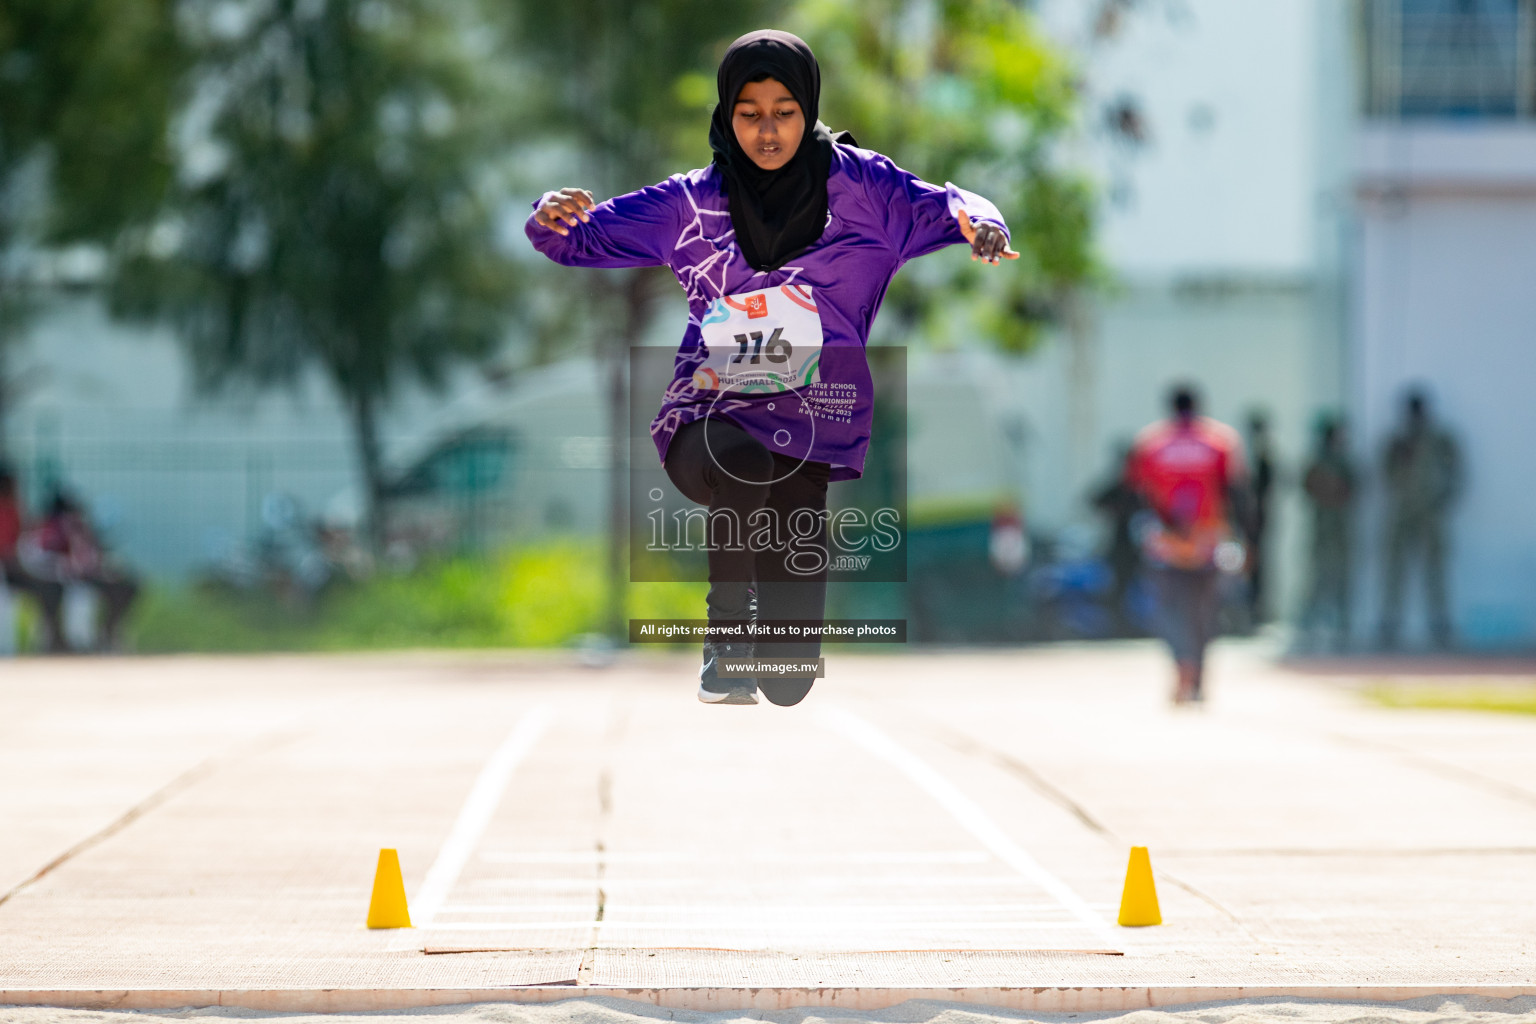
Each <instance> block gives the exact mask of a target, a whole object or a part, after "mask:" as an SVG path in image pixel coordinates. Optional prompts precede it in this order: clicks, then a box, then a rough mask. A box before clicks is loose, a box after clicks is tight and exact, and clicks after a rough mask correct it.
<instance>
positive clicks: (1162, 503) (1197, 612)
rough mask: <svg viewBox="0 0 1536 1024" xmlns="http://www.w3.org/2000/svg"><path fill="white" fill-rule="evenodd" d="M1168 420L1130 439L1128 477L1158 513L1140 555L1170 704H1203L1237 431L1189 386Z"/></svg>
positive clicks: (1176, 397) (1234, 481) (1175, 398)
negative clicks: (1204, 409)
mask: <svg viewBox="0 0 1536 1024" xmlns="http://www.w3.org/2000/svg"><path fill="white" fill-rule="evenodd" d="M1169 404H1170V405H1171V407H1172V412H1173V415H1172V416H1171V417H1170V418H1169V419H1166V420H1161V421H1159V422H1157V423H1153V424H1152V425H1150V426H1148V427H1146V428H1145V429H1143V430H1142V432H1141V433H1140V434H1138V435H1137V437H1136V443H1135V445H1134V446H1133V447H1132V449H1131V454H1130V458H1129V460H1128V461H1127V465H1126V479H1127V480H1128V481H1129V482H1130V484H1131V486H1132V487H1133V488H1135V490H1136V491H1137V493H1139V494H1140V495H1141V496H1142V498H1143V499H1144V500H1145V501H1146V503H1147V507H1148V508H1150V509H1151V510H1152V511H1153V512H1154V513H1156V517H1157V518H1156V522H1155V523H1154V524H1153V525H1152V527H1151V528H1150V529H1148V530H1146V531H1145V533H1144V535H1143V539H1142V551H1143V555H1144V557H1145V559H1146V565H1147V570H1148V579H1149V581H1150V582H1151V584H1152V593H1153V596H1154V598H1155V599H1156V603H1157V613H1158V619H1159V621H1160V623H1161V627H1162V633H1163V637H1164V639H1165V640H1167V642H1168V646H1169V647H1170V648H1171V649H1172V651H1173V660H1174V663H1175V665H1176V667H1177V670H1178V685H1177V688H1176V689H1175V691H1174V697H1173V699H1174V701H1175V702H1176V703H1181V704H1182V703H1184V702H1186V701H1191V700H1196V701H1197V700H1202V699H1203V698H1204V681H1205V680H1204V672H1205V648H1206V645H1207V644H1208V643H1209V642H1210V640H1211V638H1212V637H1213V636H1214V635H1215V632H1216V619H1217V613H1218V611H1219V608H1220V596H1221V592H1220V582H1221V581H1220V570H1219V569H1218V568H1217V559H1218V555H1219V554H1220V553H1221V552H1222V550H1223V548H1224V547H1225V548H1226V549H1227V550H1231V548H1230V547H1228V545H1229V543H1230V541H1231V538H1232V530H1231V527H1230V525H1229V521H1230V520H1231V518H1232V516H1233V514H1234V511H1235V502H1236V498H1237V492H1238V491H1239V489H1240V488H1242V487H1243V486H1245V485H1246V481H1247V469H1246V467H1245V465H1244V462H1243V443H1242V438H1240V437H1239V436H1238V433H1237V431H1235V430H1233V429H1232V428H1231V427H1229V426H1227V425H1226V424H1225V423H1219V422H1217V421H1216V420H1213V419H1211V418H1209V417H1207V416H1201V415H1199V414H1198V412H1199V399H1198V397H1197V396H1196V393H1195V390H1194V388H1192V387H1190V386H1188V385H1180V386H1179V387H1176V388H1174V390H1173V392H1172V394H1171V395H1170V399H1169Z"/></svg>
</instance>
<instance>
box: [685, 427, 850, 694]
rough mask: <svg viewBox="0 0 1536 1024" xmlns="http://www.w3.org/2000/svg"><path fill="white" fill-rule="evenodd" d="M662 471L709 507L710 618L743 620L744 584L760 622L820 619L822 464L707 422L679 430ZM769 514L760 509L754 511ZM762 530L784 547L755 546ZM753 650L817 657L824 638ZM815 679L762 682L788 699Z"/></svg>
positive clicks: (823, 592) (823, 587) (823, 591)
mask: <svg viewBox="0 0 1536 1024" xmlns="http://www.w3.org/2000/svg"><path fill="white" fill-rule="evenodd" d="M666 469H667V476H669V477H671V478H672V482H673V483H674V484H675V485H677V489H678V490H680V491H682V492H683V494H684V495H685V496H686V497H687V498H689V499H690V500H692V501H695V502H697V503H698V504H700V505H706V506H708V507H709V513H710V514H709V519H708V520H707V521H706V529H705V537H706V541H707V545H708V553H709V618H710V621H720V620H723V619H745V618H747V616H748V604H749V600H750V596H749V590H755V591H756V593H757V620H758V622H760V623H772V622H776V621H784V620H788V619H809V620H813V621H816V622H820V621H821V620H822V618H823V616H824V615H825V611H826V602H827V562H826V555H827V525H826V515H825V513H826V509H827V475H828V473H829V471H830V467H828V466H827V464H826V463H824V462H801V461H800V460H798V459H792V458H787V457H785V456H783V455H780V454H778V453H777V452H772V451H769V450H768V448H767V447H766V446H764V445H763V443H762V442H760V441H758V440H757V439H755V438H753V437H752V436H751V435H750V434H748V433H747V432H746V431H744V430H742V429H741V428H739V427H737V426H734V425H733V424H731V423H728V422H726V421H724V420H718V419H713V420H700V421H698V422H696V423H690V424H688V425H687V426H685V427H683V428H682V429H680V430H679V431H678V432H677V434H676V436H674V437H673V438H672V444H671V445H670V446H669V447H668V449H667V461H666ZM765 510H766V512H767V514H766V515H758V516H754V513H760V512H764V511H765ZM717 513H719V514H718V515H717ZM765 527H766V528H772V529H774V530H775V540H777V541H780V542H782V543H775V544H762V543H752V542H751V541H752V540H753V537H754V534H755V533H756V534H757V535H758V536H759V537H761V530H763V529H764V528H765ZM818 563H819V566H820V567H819V568H816V566H817V565H818ZM758 653H759V654H762V655H763V656H765V657H784V658H817V657H820V656H821V640H820V638H816V639H811V640H797V641H783V642H780V641H773V642H771V643H759V645H758ZM813 681H814V680H811V679H795V678H787V679H772V680H770V679H766V678H765V679H761V680H759V686H760V688H761V689H762V691H763V692H764V694H766V695H767V697H768V699H769V700H771V701H773V702H774V703H775V704H793V703H795V702H797V701H798V700H800V699H801V698H802V697H804V696H805V694H806V692H807V691H809V690H810V688H811V683H812V682H813ZM781 698H782V699H781ZM790 698H793V699H790Z"/></svg>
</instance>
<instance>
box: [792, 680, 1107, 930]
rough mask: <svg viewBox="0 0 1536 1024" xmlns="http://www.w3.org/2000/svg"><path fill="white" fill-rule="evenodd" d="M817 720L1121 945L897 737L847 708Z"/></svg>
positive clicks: (826, 711)
mask: <svg viewBox="0 0 1536 1024" xmlns="http://www.w3.org/2000/svg"><path fill="white" fill-rule="evenodd" d="M816 717H817V720H818V721H819V722H820V723H821V724H822V725H823V726H825V727H826V728H828V729H830V730H832V731H833V732H836V733H840V734H841V735H842V736H844V737H845V738H847V739H849V740H852V741H853V742H854V743H857V744H858V745H859V746H861V747H863V748H864V749H865V750H867V751H868V752H869V753H871V754H873V755H874V756H875V757H878V758H879V759H880V760H882V761H885V762H886V763H888V764H890V765H892V766H893V767H895V768H897V769H899V770H900V771H901V773H902V774H903V775H905V776H906V777H907V778H909V779H911V780H912V781H913V782H914V783H916V784H917V785H918V787H919V788H921V789H922V790H923V791H924V792H926V793H927V794H928V795H929V796H931V797H933V799H934V800H936V801H938V803H939V804H940V805H941V806H942V807H943V808H944V809H945V810H946V811H948V812H949V813H950V816H951V817H953V818H954V819H955V820H956V821H957V822H959V823H960V826H961V827H962V828H964V829H965V830H966V831H967V832H969V833H970V834H971V835H972V836H974V837H975V838H976V840H977V841H978V842H980V843H981V845H982V846H985V847H986V848H987V849H988V850H991V851H992V854H993V855H994V856H995V857H997V859H998V860H1001V861H1002V862H1003V863H1004V864H1007V865H1008V866H1009V867H1011V868H1013V869H1014V870H1015V871H1017V872H1019V874H1021V875H1024V876H1025V877H1026V878H1028V879H1029V880H1030V881H1032V882H1034V883H1035V884H1036V885H1038V886H1039V887H1040V888H1042V889H1044V890H1045V891H1046V892H1048V893H1050V894H1051V895H1052V896H1053V897H1055V899H1056V901H1057V902H1058V903H1060V904H1061V905H1062V906H1063V907H1065V908H1066V909H1067V910H1068V911H1070V912H1071V913H1072V915H1073V916H1074V917H1076V918H1077V919H1078V920H1079V921H1081V922H1082V923H1083V926H1084V927H1087V928H1089V929H1091V930H1092V931H1093V932H1094V934H1095V935H1098V936H1099V937H1100V938H1101V939H1103V940H1104V942H1105V944H1106V945H1108V946H1118V945H1119V944H1120V943H1122V942H1123V941H1124V936H1120V935H1116V934H1115V933H1114V932H1113V931H1111V930H1110V928H1109V926H1108V925H1107V924H1105V922H1104V919H1103V918H1101V917H1099V916H1098V915H1097V914H1095V913H1094V912H1093V909H1092V908H1091V907H1090V906H1088V904H1087V902H1086V901H1084V900H1083V898H1082V897H1081V896H1079V895H1078V894H1077V893H1076V892H1074V891H1073V890H1072V888H1071V887H1070V886H1069V885H1067V884H1066V883H1065V882H1063V881H1062V880H1061V879H1059V878H1057V877H1056V876H1055V875H1053V874H1051V873H1050V872H1049V871H1047V870H1046V869H1045V868H1044V867H1043V866H1041V864H1040V862H1039V861H1037V860H1035V858H1034V857H1033V856H1031V855H1030V854H1029V852H1028V851H1026V850H1025V849H1024V848H1023V847H1021V846H1019V845H1018V844H1017V843H1015V842H1014V841H1013V840H1012V839H1010V838H1008V834H1007V833H1006V832H1004V831H1003V830H1002V829H1001V828H999V827H998V825H997V823H996V822H994V821H993V820H992V819H991V818H990V817H988V816H987V813H986V812H985V811H983V810H982V809H981V807H980V805H978V804H977V803H976V802H975V801H974V800H972V799H971V798H970V797H968V796H966V795H965V794H964V793H962V792H961V791H960V790H959V789H958V788H957V787H956V786H955V785H954V783H952V782H950V781H949V780H948V779H946V778H945V777H944V776H942V775H940V774H939V773H938V772H937V771H935V770H934V769H933V768H932V767H930V766H929V765H928V763H927V762H925V761H923V760H922V759H921V758H919V757H918V756H917V755H916V754H914V753H912V752H911V751H909V750H907V748H905V747H903V746H902V745H901V744H899V743H897V742H896V741H895V740H893V739H891V737H889V736H888V735H886V734H885V733H884V732H883V731H881V730H880V729H879V728H878V727H876V726H875V725H873V724H872V723H870V722H868V721H866V720H864V719H863V718H861V717H859V716H858V715H856V714H854V713H853V712H851V711H848V710H847V709H845V708H838V707H827V706H825V705H823V706H822V707H821V708H819V709H818V710H817V715H816Z"/></svg>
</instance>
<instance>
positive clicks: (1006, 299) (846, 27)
mask: <svg viewBox="0 0 1536 1024" xmlns="http://www.w3.org/2000/svg"><path fill="white" fill-rule="evenodd" d="M790 24H791V27H792V28H793V29H794V30H796V31H798V32H799V33H800V34H801V35H802V36H804V37H805V39H806V41H807V42H808V43H810V44H811V48H812V49H814V50H815V51H816V54H817V57H818V58H819V60H820V62H821V67H822V80H823V84H822V119H823V120H824V121H826V122H827V123H828V124H831V125H832V126H833V127H834V128H848V129H850V130H852V131H853V133H854V135H855V136H857V138H858V140H859V142H860V144H861V145H864V146H868V147H869V148H871V149H876V150H879V151H880V152H882V153H885V154H887V155H889V156H890V157H891V158H892V159H893V160H895V161H896V162H897V163H898V164H900V165H901V166H903V167H905V168H907V169H908V170H910V171H912V172H913V173H915V174H917V175H919V176H921V177H923V178H925V179H927V180H929V181H934V182H943V181H954V182H955V183H957V184H959V185H961V186H962V187H964V188H968V189H970V190H971V191H974V192H978V193H980V194H982V195H985V196H986V197H987V198H989V199H991V200H992V201H993V202H994V203H996V204H997V206H998V207H999V208H1000V209H1001V210H1002V211H1003V215H1004V216H1005V217H1007V218H1008V222H1009V227H1010V228H1011V230H1012V237H1013V247H1014V248H1015V249H1017V250H1018V251H1019V252H1020V253H1021V254H1022V256H1021V258H1020V259H1019V260H1018V261H1017V262H1016V263H1013V264H1011V265H1006V266H1004V267H1003V268H1002V269H1001V271H1000V272H999V269H998V268H994V267H979V266H974V265H972V264H971V263H970V261H969V260H964V259H963V257H960V256H957V254H951V255H950V257H946V258H945V259H944V260H942V261H929V262H928V263H927V264H926V265H919V268H918V273H916V274H914V273H912V272H910V271H909V272H908V273H907V274H903V275H902V276H901V277H900V278H898V279H897V282H896V283H895V285H894V286H893V287H892V290H891V293H890V296H889V298H888V308H889V309H890V310H891V311H892V312H894V313H895V314H896V315H897V316H898V317H900V318H901V319H903V320H905V321H906V322H907V324H908V325H909V326H913V325H921V326H923V327H925V328H926V330H925V331H924V332H923V333H927V334H930V335H933V336H936V337H939V338H942V337H943V335H944V333H945V332H944V329H943V327H942V326H941V325H940V323H939V322H938V321H939V320H940V318H941V314H942V319H943V320H944V321H945V322H946V323H954V322H956V318H955V317H953V315H952V312H953V310H955V309H958V308H961V307H962V306H966V307H969V308H970V309H971V310H972V311H973V312H974V313H975V314H976V315H975V317H974V320H964V319H962V320H959V322H960V323H961V324H963V325H964V326H965V327H967V328H970V329H975V330H979V331H980V332H981V333H982V334H983V335H984V336H985V337H987V338H988V339H989V340H991V341H993V342H995V343H996V344H998V345H999V346H1001V347H1002V348H1004V349H1006V350H1010V351H1022V350H1025V349H1027V348H1028V347H1029V346H1030V345H1031V344H1032V343H1033V342H1034V341H1035V340H1036V338H1037V337H1038V332H1039V328H1040V326H1041V325H1042V324H1043V323H1045V322H1048V321H1049V320H1052V319H1055V318H1057V317H1058V316H1061V315H1062V313H1063V306H1064V303H1065V302H1066V300H1067V299H1068V297H1069V296H1070V295H1071V294H1072V292H1073V291H1074V290H1075V289H1076V288H1078V287H1080V286H1081V285H1083V284H1084V283H1085V282H1087V281H1088V280H1089V279H1090V278H1091V277H1092V276H1093V274H1094V270H1095V268H1094V261H1093V257H1092V249H1091V244H1092V228H1093V224H1092V212H1093V195H1092V190H1091V188H1090V187H1089V185H1088V183H1087V181H1086V180H1085V179H1084V178H1082V177H1081V176H1079V175H1076V174H1073V173H1071V172H1070V171H1068V170H1065V169H1064V168H1063V167H1062V164H1061V162H1060V158H1059V154H1058V153H1057V152H1056V150H1057V148H1058V144H1059V143H1060V142H1061V140H1062V138H1063V136H1064V135H1065V134H1066V133H1067V132H1069V131H1070V130H1071V129H1072V127H1073V123H1074V118H1075V117H1076V116H1077V112H1078V107H1079V100H1080V98H1079V96H1078V90H1077V88H1076V84H1075V82H1076V72H1075V70H1074V68H1073V67H1072V65H1071V63H1070V61H1069V60H1068V59H1067V58H1066V57H1065V56H1064V55H1063V54H1062V53H1060V52H1059V51H1058V50H1057V49H1056V48H1055V47H1054V46H1053V45H1052V44H1051V43H1050V42H1049V40H1047V39H1046V38H1045V37H1044V36H1043V34H1042V33H1041V32H1040V30H1039V29H1038V28H1037V27H1036V26H1035V24H1034V22H1033V20H1032V18H1031V16H1030V15H1029V13H1028V12H1027V11H1025V10H1024V9H1023V6H1022V5H1021V4H1018V3H1010V2H1008V0H921V2H906V3H892V2H891V0H801V2H800V3H798V4H796V5H795V7H794V10H793V14H792V16H791V18H790Z"/></svg>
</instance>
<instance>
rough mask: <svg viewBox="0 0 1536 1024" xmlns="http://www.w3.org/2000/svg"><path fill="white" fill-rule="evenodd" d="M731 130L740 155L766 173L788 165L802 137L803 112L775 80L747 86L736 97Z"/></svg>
mask: <svg viewBox="0 0 1536 1024" xmlns="http://www.w3.org/2000/svg"><path fill="white" fill-rule="evenodd" d="M731 127H732V128H734V129H735V130H736V141H737V143H739V144H740V145H741V149H742V152H744V153H746V154H747V156H749V157H751V158H752V162H753V163H755V164H757V166H759V167H761V168H762V169H763V170H765V171H776V170H778V169H779V168H780V167H783V166H784V165H785V164H787V163H789V161H790V158H791V157H793V156H794V155H795V151H796V150H798V149H799V148H800V140H801V139H802V138H804V137H805V112H804V111H802V110H801V109H800V104H798V103H796V102H795V98H794V97H793V96H791V95H790V94H789V90H788V89H786V88H785V87H784V86H783V84H782V83H780V82H779V81H778V80H777V79H774V78H765V79H763V80H762V81H761V82H748V83H747V84H746V85H745V86H743V87H742V90H741V92H740V93H739V94H738V95H737V97H736V107H735V109H734V110H732V112H731Z"/></svg>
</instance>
